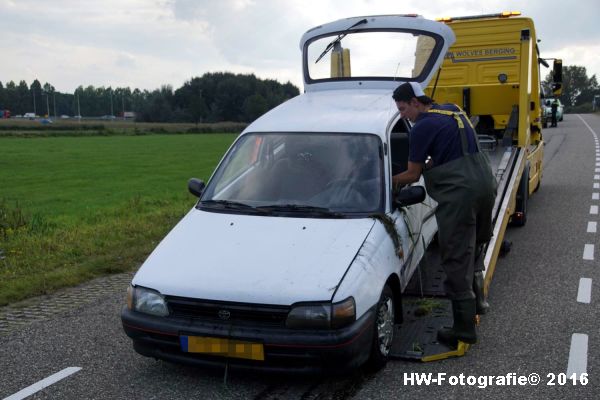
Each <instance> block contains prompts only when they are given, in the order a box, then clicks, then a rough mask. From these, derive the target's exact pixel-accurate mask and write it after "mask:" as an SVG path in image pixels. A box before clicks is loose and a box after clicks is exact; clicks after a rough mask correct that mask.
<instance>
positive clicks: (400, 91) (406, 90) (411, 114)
mask: <svg viewBox="0 0 600 400" xmlns="http://www.w3.org/2000/svg"><path fill="white" fill-rule="evenodd" d="M392 98H393V99H394V101H395V102H396V107H398V111H400V114H401V115H402V117H403V118H407V119H409V120H410V121H412V122H415V121H416V120H417V117H418V116H419V114H420V113H422V112H424V111H426V110H427V108H429V106H430V105H431V103H432V102H433V101H432V100H431V98H429V97H428V96H425V93H424V92H423V89H422V88H421V85H419V84H418V83H417V82H406V83H403V84H402V85H400V86H398V87H397V88H396V90H394V93H393V94H392Z"/></svg>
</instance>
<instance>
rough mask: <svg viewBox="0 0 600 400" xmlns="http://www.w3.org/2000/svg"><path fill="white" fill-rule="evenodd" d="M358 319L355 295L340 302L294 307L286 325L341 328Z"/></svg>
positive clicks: (296, 327)
mask: <svg viewBox="0 0 600 400" xmlns="http://www.w3.org/2000/svg"><path fill="white" fill-rule="evenodd" d="M354 321H356V304H355V302H354V298H353V297H348V298H347V299H346V300H344V301H341V302H339V303H329V302H327V303H305V304H299V305H297V306H294V307H292V310H291V311H290V312H289V314H288V316H287V320H286V323H285V325H286V327H288V328H292V329H339V328H343V327H344V326H347V325H350V324H351V323H353V322H354Z"/></svg>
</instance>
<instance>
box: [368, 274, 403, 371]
mask: <svg viewBox="0 0 600 400" xmlns="http://www.w3.org/2000/svg"><path fill="white" fill-rule="evenodd" d="M394 300H395V299H394V292H393V291H392V289H391V288H390V287H389V286H388V285H387V284H386V285H385V286H384V287H383V290H382V292H381V296H380V297H379V301H378V302H377V308H376V310H375V321H374V322H373V341H372V344H371V356H370V357H369V360H368V361H367V366H368V368H369V369H370V370H372V371H378V370H380V369H381V368H383V367H384V366H385V364H386V363H387V362H388V360H389V357H390V351H391V349H392V343H393V342H394V325H395V322H396V321H395V316H394V313H395V310H394Z"/></svg>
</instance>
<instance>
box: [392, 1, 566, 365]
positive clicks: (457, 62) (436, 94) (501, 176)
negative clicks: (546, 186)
mask: <svg viewBox="0 0 600 400" xmlns="http://www.w3.org/2000/svg"><path fill="white" fill-rule="evenodd" d="M438 21H442V22H444V23H445V24H447V25H448V26H449V27H450V28H452V30H453V31H454V33H455V35H456V42H455V43H454V44H453V45H452V46H451V47H450V48H449V50H448V52H447V53H446V56H445V59H444V62H443V63H442V66H441V67H440V68H439V70H438V71H437V73H436V75H435V76H434V77H433V79H432V80H431V81H430V84H429V86H428V87H427V89H426V91H425V92H426V94H427V95H429V96H430V97H432V98H433V99H434V100H435V102H437V103H440V104H442V103H453V104H457V105H459V106H461V107H462V108H463V109H464V110H465V111H466V112H467V114H468V115H469V116H470V117H471V120H472V121H473V122H474V124H476V129H477V132H478V138H479V142H480V144H481V145H482V147H483V148H484V149H485V150H486V153H487V154H488V156H489V158H490V163H491V165H492V168H493V170H494V171H495V173H496V179H497V181H498V195H497V198H496V205H495V207H494V215H493V218H494V224H495V225H494V235H493V238H492V240H491V242H490V243H489V245H488V246H487V249H486V250H485V254H484V255H482V257H484V259H483V262H484V266H485V292H486V293H487V291H488V288H489V285H490V282H491V280H492V277H493V274H494V270H495V267H496V261H497V259H498V256H499V255H500V254H501V252H503V251H508V250H509V249H510V243H508V242H506V241H505V240H504V234H505V231H506V229H507V226H508V225H509V223H510V224H511V225H515V226H523V225H524V224H525V222H526V220H527V200H528V198H529V196H531V195H532V194H533V193H534V192H535V191H537V189H538V188H539V186H540V184H541V180H542V171H543V155H544V154H543V152H544V141H543V136H542V103H543V97H544V89H543V88H542V86H541V83H542V81H541V79H540V65H544V66H546V67H548V64H547V62H546V60H544V59H543V58H542V57H541V56H540V53H539V48H538V45H537V38H536V32H535V27H534V22H533V20H532V19H530V18H525V17H521V16H520V13H519V12H503V13H498V14H488V15H478V16H463V17H453V18H439V19H438ZM424 46H425V47H426V46H427V44H426V43H424ZM423 51H424V52H425V53H427V49H426V48H424V49H423ZM417 58H418V54H417ZM561 68H562V61H561V60H554V68H553V78H554V82H553V85H552V91H553V95H555V96H556V95H559V94H560V91H561ZM422 264H423V265H421V267H420V268H419V271H418V273H415V275H414V276H413V279H412V282H411V283H410V284H409V287H410V288H411V289H410V290H409V294H412V295H413V296H414V297H412V298H410V297H405V298H404V307H403V308H404V322H403V324H402V326H400V327H399V328H398V329H401V330H402V334H399V335H395V337H396V338H401V340H400V339H398V341H397V343H395V344H394V348H393V355H394V356H397V357H399V358H410V359H418V360H421V361H434V360H439V359H444V358H448V357H452V356H462V355H464V354H465V352H466V350H467V348H466V347H465V346H459V348H458V349H456V350H454V349H448V348H446V347H444V346H442V345H440V344H438V343H437V342H436V340H435V333H436V331H437V328H438V327H439V325H443V324H444V322H445V323H447V324H451V322H452V320H451V317H450V319H449V321H444V318H446V317H447V315H448V312H447V311H448V309H447V305H445V299H444V291H443V285H441V282H443V272H442V271H441V270H440V269H439V268H436V267H437V265H439V258H438V256H437V255H436V252H435V247H434V248H431V249H430V250H429V251H428V254H427V256H426V257H425V261H424V262H423V263H422Z"/></svg>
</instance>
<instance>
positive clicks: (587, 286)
mask: <svg viewBox="0 0 600 400" xmlns="http://www.w3.org/2000/svg"><path fill="white" fill-rule="evenodd" d="M591 299H592V280H591V279H590V278H581V279H579V289H578V290H577V302H578V303H586V304H590V301H591Z"/></svg>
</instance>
